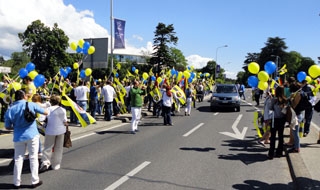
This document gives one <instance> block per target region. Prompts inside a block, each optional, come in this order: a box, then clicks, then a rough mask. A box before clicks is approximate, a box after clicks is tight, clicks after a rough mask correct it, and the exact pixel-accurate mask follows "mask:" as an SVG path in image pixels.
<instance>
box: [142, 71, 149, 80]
mask: <svg viewBox="0 0 320 190" xmlns="http://www.w3.org/2000/svg"><path fill="white" fill-rule="evenodd" d="M148 77H149V75H148V73H146V72H144V73H143V74H142V78H143V79H144V80H147V78H148Z"/></svg>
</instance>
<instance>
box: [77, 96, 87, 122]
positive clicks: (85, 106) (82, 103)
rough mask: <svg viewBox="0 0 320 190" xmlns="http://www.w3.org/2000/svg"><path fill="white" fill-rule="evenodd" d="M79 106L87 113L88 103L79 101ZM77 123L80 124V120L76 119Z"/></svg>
mask: <svg viewBox="0 0 320 190" xmlns="http://www.w3.org/2000/svg"><path fill="white" fill-rule="evenodd" d="M77 104H78V105H79V106H80V107H81V108H82V109H83V110H84V111H85V112H87V101H82V100H81V101H79V100H77ZM76 122H77V123H79V120H78V118H76Z"/></svg>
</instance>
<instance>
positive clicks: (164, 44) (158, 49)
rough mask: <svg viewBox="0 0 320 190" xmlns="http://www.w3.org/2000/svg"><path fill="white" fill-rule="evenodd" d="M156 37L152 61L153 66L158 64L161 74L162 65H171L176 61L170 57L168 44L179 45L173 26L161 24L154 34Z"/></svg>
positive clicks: (158, 70) (158, 71)
mask: <svg viewBox="0 0 320 190" xmlns="http://www.w3.org/2000/svg"><path fill="white" fill-rule="evenodd" d="M154 34H155V37H154V39H153V46H154V48H153V49H154V50H155V51H154V53H153V54H152V55H153V58H151V59H150V63H151V64H155V63H157V64H158V68H157V73H158V74H159V73H160V65H162V64H164V65H168V64H169V65H170V63H173V62H174V60H173V58H172V57H171V56H170V54H169V52H170V50H169V46H168V44H171V43H172V44H174V45H176V44H177V43H178V37H176V36H175V34H176V32H175V31H174V27H173V24H169V25H168V26H166V25H165V24H163V23H159V24H158V26H157V27H156V31H155V32H154Z"/></svg>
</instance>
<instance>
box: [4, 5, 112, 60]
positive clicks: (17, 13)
mask: <svg viewBox="0 0 320 190" xmlns="http://www.w3.org/2000/svg"><path fill="white" fill-rule="evenodd" d="M93 16H94V14H93V13H92V12H91V11H88V10H85V11H82V12H77V11H76V9H75V8H74V7H73V6H72V5H65V4H64V3H63V1H62V0H46V1H42V0H28V1H24V0H10V1H4V0H3V1H1V2H0V20H1V22H0V55H2V56H4V57H10V56H11V53H12V52H13V51H21V49H22V46H21V43H20V40H19V38H18V33H19V32H24V31H25V30H26V28H27V26H28V25H30V24H31V23H32V22H33V21H35V20H41V22H42V23H44V24H45V25H46V26H49V27H52V26H53V25H54V23H57V24H58V27H59V28H61V29H62V30H63V31H64V32H65V34H66V35H67V36H68V37H69V40H70V42H73V41H76V42H77V41H78V40H80V39H83V38H92V37H95V38H101V37H108V36H109V34H108V31H107V30H106V29H105V28H103V27H102V26H100V25H98V24H96V23H95V20H94V17H93Z"/></svg>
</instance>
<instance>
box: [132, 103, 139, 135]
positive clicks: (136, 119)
mask: <svg viewBox="0 0 320 190" xmlns="http://www.w3.org/2000/svg"><path fill="white" fill-rule="evenodd" d="M131 114H132V119H131V131H135V130H138V124H139V122H140V119H141V107H131Z"/></svg>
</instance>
